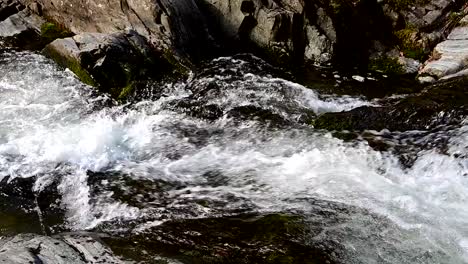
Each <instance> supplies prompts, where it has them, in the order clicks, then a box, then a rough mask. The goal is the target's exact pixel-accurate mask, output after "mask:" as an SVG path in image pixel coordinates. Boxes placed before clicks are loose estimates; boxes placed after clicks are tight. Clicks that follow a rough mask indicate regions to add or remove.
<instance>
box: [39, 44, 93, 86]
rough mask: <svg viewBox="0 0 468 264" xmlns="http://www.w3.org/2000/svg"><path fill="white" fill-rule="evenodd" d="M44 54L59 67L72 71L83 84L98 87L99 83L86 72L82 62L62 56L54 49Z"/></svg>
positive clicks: (48, 48)
mask: <svg viewBox="0 0 468 264" xmlns="http://www.w3.org/2000/svg"><path fill="white" fill-rule="evenodd" d="M43 53H44V54H45V55H46V56H47V57H49V58H51V59H52V60H54V61H55V62H56V63H57V64H58V65H60V66H62V67H64V68H68V69H70V70H71V71H72V72H73V73H74V74H75V75H76V76H77V77H78V79H80V80H81V81H82V82H83V83H85V84H88V85H91V86H95V87H96V86H97V83H96V82H95V80H94V79H93V77H92V76H91V74H90V73H89V72H88V71H86V70H85V69H84V68H83V67H81V65H80V62H79V61H78V60H77V59H75V58H71V57H68V56H64V55H63V54H60V53H59V52H57V51H56V50H55V49H54V48H51V47H46V48H45V49H44V51H43Z"/></svg>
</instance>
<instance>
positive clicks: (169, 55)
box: [163, 50, 190, 75]
mask: <svg viewBox="0 0 468 264" xmlns="http://www.w3.org/2000/svg"><path fill="white" fill-rule="evenodd" d="M163 57H164V58H165V59H166V60H167V62H168V63H169V64H170V65H172V66H173V67H174V69H175V71H176V72H178V73H180V74H182V75H188V74H189V72H190V69H189V68H188V67H186V66H185V65H183V64H182V63H180V61H179V60H178V59H177V58H176V56H175V55H174V53H173V52H172V51H170V50H166V51H165V52H164V54H163Z"/></svg>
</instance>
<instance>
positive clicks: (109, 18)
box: [20, 0, 213, 62]
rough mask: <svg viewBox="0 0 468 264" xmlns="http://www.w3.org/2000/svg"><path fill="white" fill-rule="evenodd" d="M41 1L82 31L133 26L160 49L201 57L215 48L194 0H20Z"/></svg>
mask: <svg viewBox="0 0 468 264" xmlns="http://www.w3.org/2000/svg"><path fill="white" fill-rule="evenodd" d="M20 2H22V3H23V4H24V5H26V6H31V5H32V4H38V5H40V6H41V8H40V9H41V10H42V12H43V15H44V16H45V17H48V18H51V19H53V20H54V21H55V22H57V23H58V24H60V25H62V26H64V27H66V28H68V29H70V30H71V31H72V32H74V33H75V34H81V33H105V34H112V33H118V32H121V31H123V30H126V29H133V30H135V31H136V32H137V33H138V34H139V35H141V36H143V37H145V38H146V39H148V41H149V42H150V43H151V44H152V45H153V46H154V47H156V48H159V49H160V50H174V54H171V55H174V56H182V57H184V58H186V60H184V61H185V62H188V61H197V60H199V59H201V57H203V55H206V53H207V52H208V51H210V50H212V48H211V47H212V46H213V45H212V42H210V36H209V34H208V32H207V31H206V28H207V26H206V24H205V22H204V19H203V16H202V15H201V14H200V13H199V11H198V7H197V5H196V4H195V3H194V1H193V0H178V1H169V0H159V1H154V0H96V1H85V0H72V1H62V0H52V1H49V0H38V1H37V0H20Z"/></svg>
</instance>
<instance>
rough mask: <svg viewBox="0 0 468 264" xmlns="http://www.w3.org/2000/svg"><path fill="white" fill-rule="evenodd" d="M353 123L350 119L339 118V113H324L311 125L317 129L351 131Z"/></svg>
mask: <svg viewBox="0 0 468 264" xmlns="http://www.w3.org/2000/svg"><path fill="white" fill-rule="evenodd" d="M354 123H355V122H354V120H353V119H352V118H341V116H340V113H326V114H323V115H321V116H319V117H318V118H317V119H316V120H315V121H313V122H312V123H311V125H312V126H314V128H317V129H326V130H329V131H343V130H353V127H354Z"/></svg>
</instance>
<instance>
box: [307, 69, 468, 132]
mask: <svg viewBox="0 0 468 264" xmlns="http://www.w3.org/2000/svg"><path fill="white" fill-rule="evenodd" d="M467 83H468V79H467V78H466V77H462V78H457V79H454V80H450V81H446V82H442V83H440V84H435V85H432V86H429V87H428V88H426V89H425V90H424V91H423V92H421V93H420V94H417V95H411V96H408V97H406V98H404V99H402V100H401V101H399V102H398V103H396V104H394V105H390V106H382V107H372V106H364V107H359V108H356V109H353V110H351V111H348V112H340V113H326V114H324V115H322V116H320V117H319V118H318V119H317V120H315V121H314V122H313V124H314V126H315V127H316V128H321V129H328V130H338V131H340V130H351V131H353V130H383V129H388V130H390V131H406V130H428V129H431V128H435V127H437V126H440V125H451V124H459V123H460V122H461V121H462V120H463V119H464V118H465V117H466V116H467V115H468V109H467V107H466V102H467V101H468V89H467Z"/></svg>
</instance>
